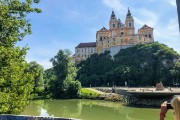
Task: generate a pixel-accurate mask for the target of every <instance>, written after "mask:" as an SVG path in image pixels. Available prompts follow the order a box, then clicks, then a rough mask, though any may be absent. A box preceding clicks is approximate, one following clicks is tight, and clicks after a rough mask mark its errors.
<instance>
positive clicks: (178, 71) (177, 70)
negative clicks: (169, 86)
mask: <svg viewBox="0 0 180 120" xmlns="http://www.w3.org/2000/svg"><path fill="white" fill-rule="evenodd" d="M170 71H171V75H172V79H173V85H178V86H179V84H180V59H178V60H177V61H176V63H175V66H174V67H173V69H172V70H170Z"/></svg>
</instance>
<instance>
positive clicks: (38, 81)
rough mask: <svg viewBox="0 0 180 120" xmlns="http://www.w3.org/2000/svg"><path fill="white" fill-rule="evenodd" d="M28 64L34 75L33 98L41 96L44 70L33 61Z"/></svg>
mask: <svg viewBox="0 0 180 120" xmlns="http://www.w3.org/2000/svg"><path fill="white" fill-rule="evenodd" d="M29 64H30V71H31V72H32V73H34V88H33V94H34V97H36V96H42V95H43V91H44V80H43V74H44V68H43V67H42V66H41V65H39V64H38V63H36V62H35V61H32V62H30V63H29Z"/></svg>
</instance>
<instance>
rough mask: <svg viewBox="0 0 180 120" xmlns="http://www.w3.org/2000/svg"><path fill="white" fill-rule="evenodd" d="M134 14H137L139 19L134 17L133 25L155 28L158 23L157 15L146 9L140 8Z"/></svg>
mask: <svg viewBox="0 0 180 120" xmlns="http://www.w3.org/2000/svg"><path fill="white" fill-rule="evenodd" d="M135 12H136V13H138V16H141V17H140V18H138V17H134V20H135V23H137V24H139V25H141V26H142V25H144V24H147V25H148V26H151V27H155V26H156V24H157V22H158V19H159V18H158V15H157V14H156V13H154V12H152V11H150V10H147V9H146V8H140V9H137V10H135Z"/></svg>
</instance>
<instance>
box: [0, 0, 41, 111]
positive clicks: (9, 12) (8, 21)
mask: <svg viewBox="0 0 180 120" xmlns="http://www.w3.org/2000/svg"><path fill="white" fill-rule="evenodd" d="M35 2H38V1H35ZM33 3H34V2H33V1H32V0H26V1H24V2H22V1H20V0H1V1H0V106H1V107H0V113H1V114H2V113H3V114H4V113H6V114H11V113H13V114H18V113H20V112H21V111H22V110H23V108H24V107H25V106H26V105H27V103H28V101H29V99H30V98H31V92H32V88H33V85H34V83H33V76H34V75H33V73H32V72H29V64H28V63H27V62H26V61H25V56H26V52H27V50H28V48H27V47H24V48H20V47H16V46H15V45H16V43H17V42H18V41H21V40H23V38H24V37H25V36H26V35H27V34H31V32H32V31H31V24H30V22H29V20H27V18H26V15H27V14H29V13H32V12H38V13H39V12H41V11H40V9H38V8H32V7H31V6H32V4H33Z"/></svg>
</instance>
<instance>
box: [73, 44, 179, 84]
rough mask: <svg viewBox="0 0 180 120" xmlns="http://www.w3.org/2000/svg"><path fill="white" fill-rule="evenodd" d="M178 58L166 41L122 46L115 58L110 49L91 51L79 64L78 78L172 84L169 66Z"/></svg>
mask: <svg viewBox="0 0 180 120" xmlns="http://www.w3.org/2000/svg"><path fill="white" fill-rule="evenodd" d="M178 58H179V54H178V53H177V52H176V51H174V50H173V49H171V48H169V47H167V46H166V45H164V44H160V43H158V42H154V43H151V44H139V45H136V46H133V47H130V48H127V49H122V50H120V51H119V52H118V53H117V54H116V55H115V56H113V59H112V58H111V56H110V54H109V52H108V51H106V52H105V53H102V54H99V55H98V54H93V55H91V56H90V58H88V59H87V60H85V61H82V62H80V64H78V65H77V67H78V68H79V71H78V75H77V79H79V80H80V81H81V83H82V85H83V86H90V85H91V86H107V85H109V86H113V85H118V86H119V85H120V86H124V83H125V81H126V82H128V85H129V86H154V85H155V84H156V83H157V82H159V81H162V82H163V84H164V85H166V86H170V85H172V79H171V73H170V70H171V69H172V68H173V66H174V65H175V63H174V61H175V60H176V59H178ZM176 71H177V70H176Z"/></svg>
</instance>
